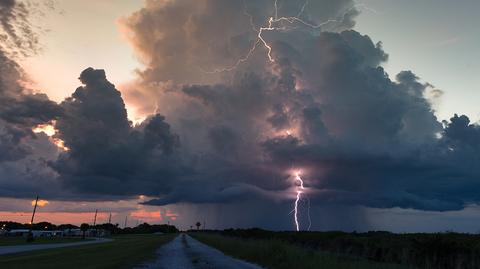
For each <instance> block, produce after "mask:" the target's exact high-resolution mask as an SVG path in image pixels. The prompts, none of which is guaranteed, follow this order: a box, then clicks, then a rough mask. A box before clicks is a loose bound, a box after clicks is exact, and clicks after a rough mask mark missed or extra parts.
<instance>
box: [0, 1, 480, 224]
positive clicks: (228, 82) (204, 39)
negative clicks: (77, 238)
mask: <svg viewBox="0 0 480 269" xmlns="http://www.w3.org/2000/svg"><path fill="white" fill-rule="evenodd" d="M479 7H480V6H479V4H478V2H477V1H470V0H463V1H459V2H458V3H453V2H452V1H434V0H424V1H393V0H385V1H380V0H364V1H363V2H354V1H352V0H341V1H334V0H320V1H310V2H309V1H303V0H302V1H300V0H278V1H273V0H262V1H253V0H245V1H234V0H231V1H223V0H222V1H221V0H200V1H189V0H147V1H133V0H132V1H120V2H119V1H113V0H102V1H74V0H66V1H53V0H45V1H32V2H29V1H21V0H6V1H3V2H0V15H1V17H0V19H1V30H2V31H1V32H2V34H1V37H2V38H1V39H0V42H2V43H1V47H0V56H1V57H0V61H1V62H2V63H1V64H2V66H3V67H2V68H0V105H1V108H0V150H1V151H0V152H1V153H0V220H4V219H5V220H6V219H11V220H15V221H19V222H27V221H29V215H30V211H31V210H32V204H31V201H32V199H33V198H34V197H35V196H36V195H39V196H40V197H41V199H42V200H43V201H44V202H43V204H42V206H41V207H40V210H39V213H38V219H37V221H42V220H45V221H50V222H54V223H66V222H70V223H75V224H80V223H82V222H91V221H92V219H93V213H92V212H94V211H95V210H96V209H99V211H100V215H99V219H100V221H106V220H107V219H108V217H109V215H110V213H112V218H113V222H115V223H119V224H122V225H123V224H124V221H125V218H127V225H132V226H133V225H135V224H136V223H139V222H143V221H146V222H149V223H166V222H171V223H173V224H175V225H177V226H179V227H180V228H183V229H186V228H188V227H189V226H190V225H191V224H192V223H195V222H197V221H201V222H203V221H204V222H206V223H207V228H218V229H222V228H228V227H261V228H266V229H273V230H294V229H301V230H306V229H313V230H346V231H352V230H357V231H365V230H390V231H395V232H419V231H421V232H435V231H446V230H456V231H463V232H478V230H479V228H477V227H476V226H475V224H474V223H478V220H479V218H480V217H479V216H480V214H478V213H479V211H480V208H479V207H478V202H479V200H480V196H478V194H477V193H478V191H480V182H479V180H480V178H479V176H480V170H479V169H478V167H480V166H478V164H479V162H480V159H479V158H478V156H480V155H479V154H478V153H480V152H479V151H480V147H479V145H480V127H479V125H478V124H477V123H476V122H478V121H479V119H480V111H479V110H478V108H477V107H478V106H476V102H475V101H476V100H478V98H480V93H479V92H478V91H477V90H476V89H477V88H478V86H479V78H478V76H475V75H474V74H475V73H476V71H479V69H480V64H479V63H478V61H475V59H478V56H479V55H478V50H477V49H476V47H475V46H476V44H478V41H479V40H478V39H479V38H480V35H479V34H478V31H479V30H478V29H476V25H477V24H478V19H476V16H475V14H474V10H478V8H479ZM239 11H243V12H239ZM269 18H271V20H270V24H269ZM456 114H457V115H456ZM296 200H297V201H298V202H297V203H295V201H296ZM295 208H297V210H295ZM295 216H296V217H297V223H295ZM346 220H348V221H346Z"/></svg>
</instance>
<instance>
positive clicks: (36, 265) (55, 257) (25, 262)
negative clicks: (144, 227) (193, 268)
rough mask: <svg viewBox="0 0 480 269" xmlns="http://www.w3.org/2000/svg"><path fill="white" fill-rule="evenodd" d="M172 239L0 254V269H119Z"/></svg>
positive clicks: (121, 239)
mask: <svg viewBox="0 0 480 269" xmlns="http://www.w3.org/2000/svg"><path fill="white" fill-rule="evenodd" d="M174 237H175V235H173V234H166V235H141V234H132V235H118V236H114V237H113V238H114V240H113V241H112V242H108V243H102V244H93V245H84V246H76V247H67V248H58V249H51V250H39V251H32V252H25V253H19V254H9V255H0V268H2V269H9V268H12V269H13V268H22V269H30V268H32V269H51V268H68V269H77V268H78V269H94V268H102V269H109V268H112V269H122V268H132V267H134V266H135V265H138V264H139V263H143V262H145V261H148V260H150V259H154V258H155V251H156V250H157V249H158V248H159V247H160V246H161V245H162V244H165V243H167V242H169V241H170V240H172V239H173V238H174Z"/></svg>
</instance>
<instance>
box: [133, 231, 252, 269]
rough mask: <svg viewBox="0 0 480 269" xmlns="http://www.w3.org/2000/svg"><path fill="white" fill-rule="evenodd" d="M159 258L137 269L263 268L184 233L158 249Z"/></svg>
mask: <svg viewBox="0 0 480 269" xmlns="http://www.w3.org/2000/svg"><path fill="white" fill-rule="evenodd" d="M157 255H158V256H157V259H156V260H155V261H154V262H152V263H148V264H144V265H141V266H138V267H135V269H167V268H168V269H217V268H218V269H261V267H259V266H257V265H253V264H250V263H247V262H244V261H241V260H238V259H234V258H232V257H229V256H226V255H225V254H223V253H222V252H220V251H219V250H217V249H214V248H212V247H209V246H207V245H205V244H203V243H200V242H199V241H198V240H196V239H193V238H192V237H190V236H188V235H185V234H182V235H179V236H177V237H176V238H175V239H174V240H172V241H171V242H170V243H168V244H166V245H164V246H162V247H161V248H160V249H158V251H157Z"/></svg>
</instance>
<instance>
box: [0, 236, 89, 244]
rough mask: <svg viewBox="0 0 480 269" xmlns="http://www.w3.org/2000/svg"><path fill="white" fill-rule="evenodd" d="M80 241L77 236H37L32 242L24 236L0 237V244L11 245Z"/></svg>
mask: <svg viewBox="0 0 480 269" xmlns="http://www.w3.org/2000/svg"><path fill="white" fill-rule="evenodd" d="M78 241H82V238H78V237H38V238H35V241H33V242H27V239H26V238H25V237H0V246H13V245H25V244H56V243H72V242H78Z"/></svg>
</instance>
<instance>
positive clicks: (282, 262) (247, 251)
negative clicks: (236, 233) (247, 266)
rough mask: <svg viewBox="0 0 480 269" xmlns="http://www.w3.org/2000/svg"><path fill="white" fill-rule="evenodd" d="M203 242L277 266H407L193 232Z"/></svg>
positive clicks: (343, 268) (392, 268) (364, 268)
mask: <svg viewBox="0 0 480 269" xmlns="http://www.w3.org/2000/svg"><path fill="white" fill-rule="evenodd" d="M192 236H193V237H195V238H196V239H198V240H200V241H201V242H203V243H205V244H207V245H210V246H212V247H214V248H217V249H219V250H221V251H222V252H224V253H225V254H227V255H230V256H233V257H236V258H239V259H242V260H246V261H249V262H252V263H256V264H258V265H261V266H263V267H266V268H275V269H291V268H302V269H310V268H311V269H314V268H315V269H321V268H325V269H405V268H406V267H403V266H400V265H394V264H385V263H377V262H371V261H367V260H363V259H357V258H352V257H348V256H335V255H332V254H328V253H324V252H320V251H315V250H313V249H310V248H302V247H298V246H294V245H292V244H289V243H287V242H283V241H280V240H274V239H270V240H257V239H241V238H234V237H227V236H221V235H217V234H206V233H193V234H192Z"/></svg>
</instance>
